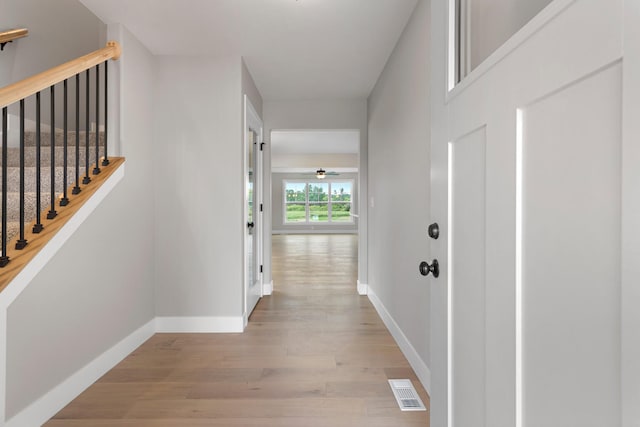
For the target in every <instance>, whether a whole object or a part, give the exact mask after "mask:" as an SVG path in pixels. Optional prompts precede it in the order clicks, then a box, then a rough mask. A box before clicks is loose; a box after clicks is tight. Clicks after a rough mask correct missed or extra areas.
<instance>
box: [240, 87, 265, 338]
mask: <svg viewBox="0 0 640 427" xmlns="http://www.w3.org/2000/svg"><path fill="white" fill-rule="evenodd" d="M243 104H244V113H243V130H242V134H243V138H242V141H243V144H242V158H243V168H242V170H243V175H242V183H243V184H242V189H243V191H242V228H243V243H242V247H243V272H242V277H243V281H242V282H243V283H242V292H243V305H244V307H243V321H244V327H245V328H246V326H247V324H248V323H249V316H250V315H251V311H253V308H254V307H255V305H254V306H252V307H249V305H250V303H251V302H250V301H249V298H250V295H249V292H248V288H249V283H248V280H249V278H248V277H247V268H248V263H249V257H248V248H247V240H248V236H249V232H248V228H247V225H246V221H247V218H248V215H249V211H248V209H247V191H248V188H247V174H248V173H249V164H248V161H247V155H248V152H247V145H248V143H249V132H250V131H251V130H252V131H254V132H255V133H256V136H257V137H256V141H255V143H256V148H255V151H254V163H255V167H254V171H253V177H254V181H253V189H254V190H253V191H254V194H255V196H256V216H255V218H254V223H255V226H254V228H253V238H254V239H256V241H255V245H254V246H255V248H256V253H255V254H254V259H255V265H256V268H258V270H256V280H257V285H256V286H259V287H260V288H259V291H260V295H259V298H258V299H260V298H262V296H264V289H263V277H262V276H263V273H262V272H261V271H260V270H259V266H261V265H263V239H262V230H263V224H264V222H263V212H261V211H260V209H259V206H260V205H262V204H263V203H264V202H263V180H262V168H263V164H262V161H263V159H262V150H260V145H261V144H262V142H263V141H264V139H263V134H264V125H263V122H262V119H261V118H260V115H259V114H258V112H257V111H256V109H255V108H254V107H253V105H252V104H251V100H250V99H249V97H248V96H247V95H246V94H245V95H244V103H243Z"/></svg>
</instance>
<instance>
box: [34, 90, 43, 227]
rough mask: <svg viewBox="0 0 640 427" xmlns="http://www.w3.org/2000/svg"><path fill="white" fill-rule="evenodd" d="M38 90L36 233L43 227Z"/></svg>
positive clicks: (38, 99)
mask: <svg viewBox="0 0 640 427" xmlns="http://www.w3.org/2000/svg"><path fill="white" fill-rule="evenodd" d="M40 110H41V108H40V92H38V93H36V223H35V225H34V226H33V230H32V231H33V233H35V234H38V233H40V232H41V231H42V229H43V228H44V227H43V226H42V218H41V216H42V207H41V204H40V195H41V191H42V185H41V183H40V145H41V141H40Z"/></svg>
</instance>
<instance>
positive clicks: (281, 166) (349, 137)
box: [270, 129, 360, 290]
mask: <svg viewBox="0 0 640 427" xmlns="http://www.w3.org/2000/svg"><path fill="white" fill-rule="evenodd" d="M270 148H271V186H270V191H271V228H272V236H273V238H272V254H273V256H275V254H276V253H277V251H279V250H280V249H282V248H278V247H277V245H283V244H287V245H296V246H298V250H301V251H304V255H303V256H305V257H306V258H307V259H311V260H313V258H314V257H316V256H317V257H321V256H323V257H327V256H328V257H331V250H332V248H331V247H332V245H339V244H337V243H335V242H336V241H337V240H340V239H339V238H337V239H331V238H330V237H329V236H331V235H344V236H351V237H353V240H354V241H355V248H356V258H355V263H356V278H354V279H353V280H352V282H353V289H354V290H355V289H356V282H357V265H358V259H357V242H358V235H359V232H360V230H359V215H358V212H359V211H360V198H359V189H360V174H359V172H360V168H359V161H360V158H359V154H360V153H359V148H360V131H359V130H352V129H331V130H314V129H296V130H273V131H272V132H271V147H270ZM287 236H289V237H287ZM349 240H350V238H349V237H347V238H346V239H345V241H349ZM326 245H328V246H326ZM316 248H317V249H318V250H319V251H320V252H319V253H314V249H316ZM334 249H335V251H338V248H337V247H335V248H334ZM327 250H329V252H326V251H327ZM321 254H322V255H321ZM275 264H276V263H275V260H274V262H273V268H274V269H275V268H276V265H275ZM325 268H327V269H331V268H332V267H331V265H327V266H325ZM273 273H274V274H273V276H274V277H273V278H274V281H273V283H274V285H273V286H274V288H275V287H277V285H278V284H277V278H276V277H275V276H277V274H276V271H275V270H274V272H273ZM301 273H302V272H301ZM337 279H338V278H337ZM342 279H343V278H340V279H338V280H342ZM348 280H351V279H348Z"/></svg>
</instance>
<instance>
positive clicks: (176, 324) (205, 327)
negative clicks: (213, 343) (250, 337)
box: [156, 316, 244, 334]
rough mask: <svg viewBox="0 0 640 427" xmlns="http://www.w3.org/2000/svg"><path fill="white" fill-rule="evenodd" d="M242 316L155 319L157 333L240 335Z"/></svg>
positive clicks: (242, 328)
mask: <svg viewBox="0 0 640 427" xmlns="http://www.w3.org/2000/svg"><path fill="white" fill-rule="evenodd" d="M243 331H244V316H227V317H224V316H210V317H205V316H201V317H156V332H157V333H216V334H221V333H242V332H243Z"/></svg>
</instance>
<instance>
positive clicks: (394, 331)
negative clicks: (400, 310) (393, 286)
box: [367, 288, 431, 394]
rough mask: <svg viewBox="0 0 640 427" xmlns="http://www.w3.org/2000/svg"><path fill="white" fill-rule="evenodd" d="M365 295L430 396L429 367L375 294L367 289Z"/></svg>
mask: <svg viewBox="0 0 640 427" xmlns="http://www.w3.org/2000/svg"><path fill="white" fill-rule="evenodd" d="M367 295H368V297H369V300H370V301H371V304H373V306H374V307H375V309H376V311H377V312H378V315H379V316H380V318H381V319H382V321H383V322H384V324H385V326H386V327H387V329H389V332H390V333H391V336H393V339H395V340H396V343H397V344H398V347H400V350H401V351H402V353H403V354H404V357H406V358H407V360H408V361H409V364H410V365H411V367H412V368H413V370H414V372H415V373H416V375H417V376H418V379H419V380H420V382H421V383H422V386H423V387H424V389H425V390H426V391H427V393H429V394H431V371H430V370H429V367H428V366H427V364H426V363H425V362H424V360H422V358H421V357H420V355H418V352H417V351H416V349H415V348H413V346H412V345H411V342H409V339H408V338H407V337H406V336H405V334H404V333H403V332H402V330H401V329H400V326H398V324H397V323H396V321H395V320H393V317H391V314H389V312H388V311H387V309H386V307H385V306H384V304H382V301H380V299H379V298H378V296H377V295H376V294H375V292H373V290H371V289H370V288H369V289H368V294H367Z"/></svg>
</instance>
